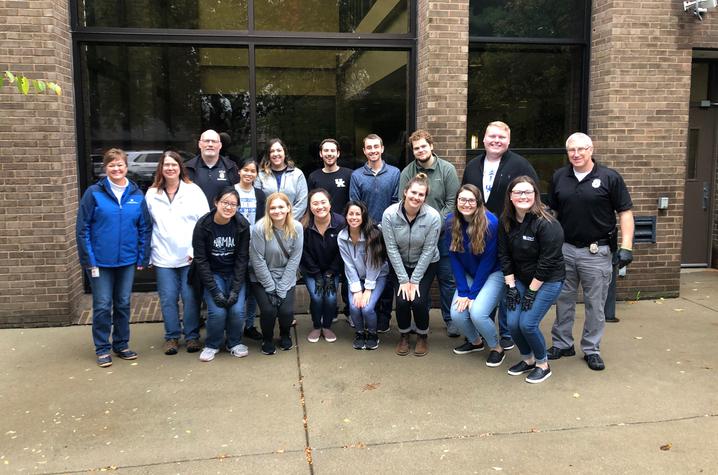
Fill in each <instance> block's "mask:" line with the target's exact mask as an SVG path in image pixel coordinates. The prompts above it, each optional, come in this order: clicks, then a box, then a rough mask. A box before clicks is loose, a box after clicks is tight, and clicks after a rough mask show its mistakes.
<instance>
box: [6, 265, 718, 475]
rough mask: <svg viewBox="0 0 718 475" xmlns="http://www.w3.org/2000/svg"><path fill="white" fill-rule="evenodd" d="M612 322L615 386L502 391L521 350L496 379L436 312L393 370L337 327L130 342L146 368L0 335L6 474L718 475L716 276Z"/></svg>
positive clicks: (389, 344)
mask: <svg viewBox="0 0 718 475" xmlns="http://www.w3.org/2000/svg"><path fill="white" fill-rule="evenodd" d="M579 311H580V312H582V311H583V307H582V306H580V307H579ZM618 314H619V316H620V318H621V319H622V321H621V323H619V324H609V325H608V326H607V328H606V336H605V338H604V341H603V348H602V354H603V356H604V359H605V361H606V365H607V369H606V370H605V371H603V372H594V371H591V370H589V369H588V368H587V366H586V364H585V363H584V361H583V359H582V358H581V354H580V352H579V354H578V355H577V356H576V357H572V358H563V359H561V360H558V361H555V362H553V364H552V369H553V376H552V377H551V378H550V379H548V380H547V381H546V382H544V383H543V384H539V385H530V384H526V383H525V382H523V378H520V377H511V376H508V375H507V374H506V370H507V369H508V367H509V366H510V365H512V364H514V363H515V362H517V361H518V359H519V355H518V351H517V350H516V349H514V350H511V351H510V352H509V356H508V357H507V359H506V361H505V362H504V364H503V365H502V366H500V367H498V368H489V367H487V366H486V365H485V364H484V362H485V358H486V354H485V353H486V352H484V353H472V354H470V355H465V356H456V355H454V354H453V353H452V352H451V349H452V348H453V347H454V346H456V345H458V344H459V343H460V341H458V340H453V339H449V338H447V337H446V336H445V333H443V331H442V329H441V327H442V323H441V318H440V317H439V315H438V313H435V314H433V315H432V329H433V333H432V335H431V336H430V338H429V342H430V353H429V355H427V356H426V357H423V358H417V357H414V356H412V355H410V356H406V357H398V356H396V355H395V354H394V345H395V344H396V342H397V340H398V334H397V333H396V331H395V330H394V331H393V332H392V333H390V334H388V335H386V336H384V337H382V341H381V345H380V348H379V350H378V351H373V352H370V351H355V350H353V349H352V348H351V338H352V335H353V333H352V330H351V328H349V326H348V325H347V324H346V323H344V322H343V321H340V322H338V323H337V324H336V325H335V327H336V328H335V329H336V331H337V334H338V336H339V340H338V341H337V342H335V343H332V344H328V343H326V342H324V341H321V342H320V343H317V344H310V343H308V342H307V341H306V334H307V332H308V331H309V329H310V327H311V324H310V322H309V319H308V317H306V316H300V317H299V324H298V327H297V330H296V332H297V335H295V336H296V337H297V338H296V340H295V341H296V342H298V346H297V347H296V348H295V349H293V350H292V351H289V352H279V353H278V354H277V355H275V356H272V357H267V356H264V355H261V354H260V353H259V351H258V346H257V345H256V344H254V343H253V342H252V344H250V355H249V356H248V357H247V358H244V359H237V358H233V357H231V356H229V354H228V353H226V352H222V353H220V354H219V355H218V356H217V358H216V359H215V361H213V362H211V363H201V362H200V361H198V360H197V354H194V355H190V354H188V353H185V352H184V348H182V350H181V352H180V354H178V355H176V356H165V355H164V354H162V352H161V346H162V334H163V331H162V326H161V325H160V324H137V325H133V326H132V332H133V333H132V341H131V347H132V348H133V349H134V350H136V351H137V352H138V353H139V354H140V358H139V359H138V360H136V361H135V362H127V361H121V360H118V359H115V363H114V365H113V366H112V367H110V368H106V369H102V368H98V367H97V366H96V365H95V361H94V354H93V350H92V341H91V336H90V329H89V327H87V326H75V327H64V328H42V329H26V330H1V331H0V347H1V348H3V349H4V350H5V356H4V358H3V362H2V366H1V369H0V375H1V376H2V386H1V387H0V472H3V473H14V472H29V473H74V472H86V471H100V470H117V471H118V472H121V473H151V474H165V473H167V474H170V473H202V474H204V473H317V474H324V473H341V474H347V473H367V472H373V473H388V472H409V471H411V472H415V473H437V472H443V473H497V472H502V473H527V472H537V471H551V472H554V473H600V472H604V473H647V472H657V473H698V472H703V473H716V472H718V378H716V374H717V372H716V355H715V352H714V351H713V350H712V348H713V347H714V345H715V342H716V337H718V272H716V271H701V272H691V273H685V274H683V275H682V290H681V298H678V299H671V300H658V301H654V300H649V301H641V302H635V303H620V304H619V306H618ZM579 320H580V321H579V322H577V323H578V325H577V326H576V328H575V329H574V330H575V334H576V335H579V334H580V325H581V324H582V317H581V318H580V319H579ZM552 322H553V311H552V312H550V313H549V315H548V317H547V318H546V320H545V322H544V325H543V329H544V334H545V335H548V334H549V328H550V324H551V323H552ZM661 447H663V449H662V448H661ZM664 449H665V450H664Z"/></svg>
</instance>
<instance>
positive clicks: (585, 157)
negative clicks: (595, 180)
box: [566, 139, 593, 173]
mask: <svg viewBox="0 0 718 475" xmlns="http://www.w3.org/2000/svg"><path fill="white" fill-rule="evenodd" d="M566 153H567V154H568V160H569V161H570V162H571V165H573V168H574V170H576V171H577V172H579V173H584V172H587V171H590V170H591V168H593V160H592V158H591V157H593V146H592V145H591V144H590V143H588V142H587V141H585V140H581V139H574V140H571V141H569V142H568V144H566Z"/></svg>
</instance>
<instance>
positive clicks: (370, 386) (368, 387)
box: [361, 383, 381, 391]
mask: <svg viewBox="0 0 718 475" xmlns="http://www.w3.org/2000/svg"><path fill="white" fill-rule="evenodd" d="M379 386H381V383H367V384H365V385H364V386H363V387H362V389H361V390H362V391H373V390H374V389H378V388H379Z"/></svg>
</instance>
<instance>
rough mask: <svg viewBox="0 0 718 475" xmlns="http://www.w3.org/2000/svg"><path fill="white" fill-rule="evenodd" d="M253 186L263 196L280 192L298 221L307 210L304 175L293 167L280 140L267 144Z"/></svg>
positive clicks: (285, 147)
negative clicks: (286, 199)
mask: <svg viewBox="0 0 718 475" xmlns="http://www.w3.org/2000/svg"><path fill="white" fill-rule="evenodd" d="M255 186H256V187H257V188H259V189H260V190H262V191H264V194H265V196H269V195H271V194H272V193H276V192H282V193H284V194H285V195H287V198H289V202H290V203H291V205H292V217H293V218H294V219H295V220H296V221H299V220H300V219H302V216H304V212H305V211H306V210H307V195H308V192H309V190H307V180H306V178H304V173H302V171H301V170H300V169H299V168H296V167H295V166H294V162H292V160H291V158H289V152H288V150H287V146H286V145H285V144H284V142H282V140H281V139H272V140H270V141H269V143H268V144H267V153H266V154H265V155H264V158H262V161H261V162H260V164H259V176H258V177H257V182H256V183H255Z"/></svg>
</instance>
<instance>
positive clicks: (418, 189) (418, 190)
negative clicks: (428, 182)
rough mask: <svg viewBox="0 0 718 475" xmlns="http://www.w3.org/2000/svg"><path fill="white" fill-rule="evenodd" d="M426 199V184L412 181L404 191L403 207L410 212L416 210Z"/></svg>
mask: <svg viewBox="0 0 718 475" xmlns="http://www.w3.org/2000/svg"><path fill="white" fill-rule="evenodd" d="M424 201H426V186H425V185H422V184H420V183H412V184H411V186H410V187H409V188H408V189H407V190H405V191H404V208H406V210H407V211H410V212H412V211H413V212H414V213H416V212H418V211H419V208H421V206H422V205H423V204H424Z"/></svg>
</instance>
